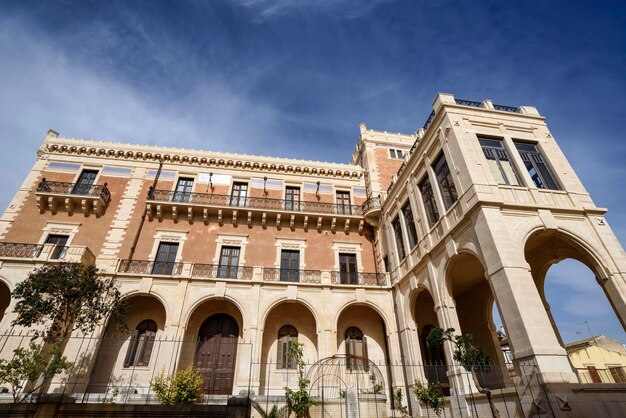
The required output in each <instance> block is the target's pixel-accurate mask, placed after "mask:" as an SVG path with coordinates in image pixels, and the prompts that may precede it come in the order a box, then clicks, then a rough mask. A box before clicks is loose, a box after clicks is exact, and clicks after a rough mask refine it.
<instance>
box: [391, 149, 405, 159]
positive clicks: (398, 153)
mask: <svg viewBox="0 0 626 418" xmlns="http://www.w3.org/2000/svg"><path fill="white" fill-rule="evenodd" d="M404 155H405V154H404V151H402V150H401V149H393V148H392V149H390V150H389V157H391V158H394V159H400V160H401V159H403V158H404Z"/></svg>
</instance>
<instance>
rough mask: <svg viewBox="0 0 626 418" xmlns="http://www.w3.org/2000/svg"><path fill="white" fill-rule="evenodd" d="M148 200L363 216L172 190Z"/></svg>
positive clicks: (345, 208) (354, 209)
mask: <svg viewBox="0 0 626 418" xmlns="http://www.w3.org/2000/svg"><path fill="white" fill-rule="evenodd" d="M148 200H152V201H156V202H169V203H181V204H185V203H189V204H195V205H210V206H228V207H233V208H250V209H261V210H284V211H290V212H307V213H327V214H335V215H348V216H359V215H362V214H363V210H362V209H361V206H358V205H342V204H336V203H323V202H306V201H304V202H301V201H292V200H284V199H269V198H264V197H239V196H228V195H219V194H211V193H195V192H193V193H192V192H177V191H172V190H153V189H150V191H149V192H148Z"/></svg>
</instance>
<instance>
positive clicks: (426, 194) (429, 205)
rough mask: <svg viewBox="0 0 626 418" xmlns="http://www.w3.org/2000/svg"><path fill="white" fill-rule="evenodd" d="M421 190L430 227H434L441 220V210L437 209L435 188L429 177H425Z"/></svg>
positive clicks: (420, 186) (420, 185) (421, 183)
mask: <svg viewBox="0 0 626 418" xmlns="http://www.w3.org/2000/svg"><path fill="white" fill-rule="evenodd" d="M419 189H420V193H421V194H422V202H424V209H426V216H427V218H428V225H430V226H431V227H432V226H433V225H434V224H435V223H436V222H437V221H438V220H439V210H438V209H437V203H436V202H435V195H434V194H433V188H432V186H431V185H430V179H429V178H428V176H426V177H424V179H423V180H422V181H421V182H420V184H419Z"/></svg>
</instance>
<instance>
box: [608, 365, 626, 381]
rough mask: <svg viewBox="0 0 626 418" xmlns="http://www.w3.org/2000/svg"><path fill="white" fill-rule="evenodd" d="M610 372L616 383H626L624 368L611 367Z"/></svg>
mask: <svg viewBox="0 0 626 418" xmlns="http://www.w3.org/2000/svg"><path fill="white" fill-rule="evenodd" d="M609 371H610V372H611V376H613V380H614V381H615V383H626V373H624V368H623V367H622V366H609Z"/></svg>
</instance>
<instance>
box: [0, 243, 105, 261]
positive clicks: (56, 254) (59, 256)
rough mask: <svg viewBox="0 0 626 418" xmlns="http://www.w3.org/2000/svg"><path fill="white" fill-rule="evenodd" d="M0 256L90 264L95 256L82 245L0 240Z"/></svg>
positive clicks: (24, 259) (11, 258)
mask: <svg viewBox="0 0 626 418" xmlns="http://www.w3.org/2000/svg"><path fill="white" fill-rule="evenodd" d="M0 258H3V259H10V260H15V261H18V260H20V261H39V262H42V261H43V262H57V261H58V262H66V263H82V264H85V265H92V264H94V263H95V261H96V257H95V256H94V255H93V253H92V252H91V251H90V250H89V248H87V247H85V246H82V245H70V246H59V245H54V244H24V243H16V242H0Z"/></svg>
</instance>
